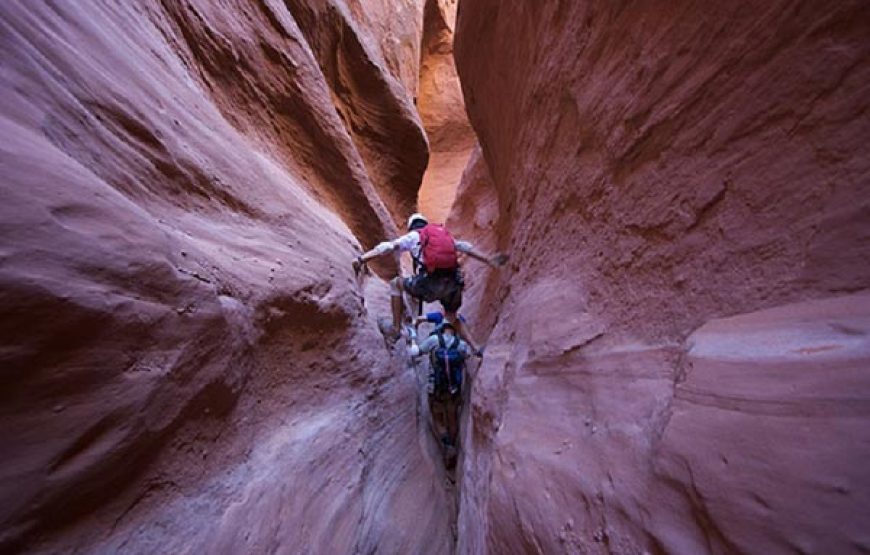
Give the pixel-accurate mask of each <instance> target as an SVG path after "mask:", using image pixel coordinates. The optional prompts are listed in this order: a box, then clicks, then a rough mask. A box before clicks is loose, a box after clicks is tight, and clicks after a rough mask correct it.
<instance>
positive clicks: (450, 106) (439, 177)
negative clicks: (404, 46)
mask: <svg viewBox="0 0 870 555" xmlns="http://www.w3.org/2000/svg"><path fill="white" fill-rule="evenodd" d="M455 20H456V1H455V0H428V1H427V2H426V12H425V24H424V30H423V53H422V61H421V64H420V92H419V97H418V102H417V106H418V107H419V110H420V117H421V119H422V120H423V124H424V126H425V128H426V134H427V135H428V137H429V142H430V155H429V165H428V167H427V168H426V173H425V174H424V175H423V182H422V184H420V191H419V197H418V200H419V208H420V210H421V211H422V212H423V213H424V214H425V215H426V216H427V217H428V218H429V219H430V220H432V221H435V222H445V221H446V220H447V216H448V213H449V212H450V207H451V205H452V203H453V199H454V197H455V196H456V189H457V187H458V186H459V181H460V178H461V176H462V172H463V170H464V169H465V167H466V166H467V165H468V161H469V156H470V154H471V150H472V148H473V147H474V145H475V138H474V131H473V130H472V129H471V126H470V125H469V123H468V118H467V116H466V115H465V103H464V102H463V99H462V90H461V89H460V86H459V77H458V76H457V75H456V67H455V66H454V63H453V27H454V24H455Z"/></svg>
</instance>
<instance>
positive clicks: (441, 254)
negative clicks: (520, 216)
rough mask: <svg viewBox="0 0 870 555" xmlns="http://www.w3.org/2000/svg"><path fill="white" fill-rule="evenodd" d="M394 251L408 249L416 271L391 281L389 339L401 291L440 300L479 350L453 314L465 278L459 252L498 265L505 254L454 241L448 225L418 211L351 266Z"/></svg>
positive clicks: (398, 321) (397, 322) (400, 308)
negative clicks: (397, 233) (431, 220)
mask: <svg viewBox="0 0 870 555" xmlns="http://www.w3.org/2000/svg"><path fill="white" fill-rule="evenodd" d="M395 251H399V252H410V253H411V258H412V259H413V260H414V269H415V275H414V276H413V277H402V276H401V275H399V276H397V277H395V278H393V279H392V280H391V281H390V303H391V308H392V312H393V315H392V316H393V322H392V329H391V330H389V331H388V336H390V339H397V338H398V337H399V334H400V330H401V325H402V314H403V312H404V304H403V302H402V292H407V293H408V294H409V295H411V296H412V297H414V298H416V299H420V300H422V301H424V302H434V301H439V302H440V303H441V306H443V307H444V316H445V318H446V319H447V321H448V322H451V323H452V324H453V325H454V326H455V327H456V329H457V331H458V332H459V335H460V337H462V338H463V339H464V340H465V341H466V342H467V343H468V345H469V347H471V349H472V351H473V352H474V353H475V354H478V355H480V354H481V351H480V350H479V349H478V346H477V344H476V343H475V342H474V339H473V338H472V337H471V334H470V332H469V330H468V329H467V328H466V326H465V325H463V322H462V321H461V320H460V319H458V318H457V317H456V314H457V312H458V311H459V307H460V306H461V305H462V289H463V287H464V281H463V279H462V272H461V271H460V269H459V260H458V256H457V255H458V253H464V254H466V255H468V256H470V257H471V258H474V259H475V260H479V261H481V262H484V263H486V264H488V265H490V266H492V267H493V268H498V267H501V266H503V265H504V264H505V262H506V261H507V255H504V254H495V255H493V256H487V255H485V254H483V253H480V252H478V251H477V250H475V248H474V247H473V246H472V245H471V243H468V242H467V241H454V239H453V236H452V235H451V234H450V232H449V231H447V229H446V228H445V227H444V226H442V225H439V224H430V223H429V222H428V220H426V218H425V217H424V216H423V215H422V214H419V213H415V214H411V217H410V218H408V232H407V233H406V234H405V235H402V236H401V237H399V238H398V239H395V240H393V241H384V242H382V243H380V244H378V245H377V246H376V247H375V248H373V249H372V250H370V251H368V252H366V253H364V254H363V255H361V256H359V257H357V259H356V260H354V263H353V266H354V269H355V270H356V271H359V270H360V268H362V266H363V265H364V264H366V263H367V262H368V261H369V260H372V259H373V258H377V257H379V256H383V255H385V254H389V253H392V252H395Z"/></svg>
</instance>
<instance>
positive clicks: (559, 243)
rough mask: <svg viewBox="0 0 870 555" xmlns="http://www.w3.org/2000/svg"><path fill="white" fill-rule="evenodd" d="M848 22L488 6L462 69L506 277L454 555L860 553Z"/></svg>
mask: <svg viewBox="0 0 870 555" xmlns="http://www.w3.org/2000/svg"><path fill="white" fill-rule="evenodd" d="M868 33H870V17H868V14H867V11H866V9H865V6H864V5H863V4H862V3H861V2H843V3H839V4H837V5H836V6H834V5H824V6H822V5H810V4H805V3H804V4H793V3H789V2H774V3H767V4H764V5H763V6H762V5H760V4H755V5H752V4H746V3H743V4H733V5H727V6H726V5H717V6H711V5H710V4H704V3H698V2H690V1H685V2H676V3H671V4H668V5H667V6H663V5H662V4H661V3H653V2H641V3H634V4H625V5H621V4H615V3H612V2H538V3H509V2H498V1H495V0H492V1H487V0H481V1H479V2H465V3H462V4H461V5H460V7H459V15H458V21H457V28H456V44H455V53H456V61H457V68H458V71H459V75H460V78H461V81H462V86H463V92H464V96H465V101H466V107H467V110H468V114H469V119H470V121H471V123H472V125H473V126H474V129H475V131H476V132H477V134H478V138H479V141H480V145H481V147H482V154H483V159H484V160H485V162H486V166H487V168H488V170H489V173H490V176H491V179H490V183H491V187H492V188H493V190H492V191H490V192H483V191H480V192H473V191H474V190H475V188H476V186H475V185H473V184H472V183H470V182H477V181H478V178H477V177H476V175H478V173H477V172H475V171H474V170H473V167H474V166H476V165H479V164H480V162H474V161H473V162H472V166H471V168H469V170H468V171H467V172H466V174H465V175H466V177H465V179H466V181H467V182H469V183H463V184H462V185H461V186H460V193H459V197H460V198H463V197H464V200H462V201H461V206H460V199H459V198H458V199H457V209H458V210H465V212H466V213H474V210H469V209H468V208H466V207H468V206H474V205H475V204H476V200H477V199H481V200H480V204H481V205H482V206H489V205H490V204H491V203H492V202H493V201H492V199H496V202H497V206H498V218H497V223H496V226H495V228H496V230H497V244H498V246H500V247H501V248H504V249H507V250H509V251H510V252H511V256H512V259H511V264H510V267H509V268H508V269H507V270H506V271H503V272H502V273H501V274H500V275H499V276H498V277H497V278H495V279H493V280H490V281H488V282H487V285H488V286H487V287H486V289H485V292H482V293H480V294H479V297H478V298H479V299H481V300H483V302H484V303H485V306H486V309H485V310H484V311H483V312H484V313H483V314H481V311H482V310H483V306H484V305H480V306H477V307H476V314H475V322H474V323H475V325H477V326H478V327H477V329H476V331H477V333H478V335H485V334H487V333H488V334H489V336H488V347H487V356H486V358H485V359H484V362H483V365H482V366H481V368H480V371H479V373H478V375H477V379H476V382H475V384H474V391H473V393H472V396H471V402H470V407H469V409H470V414H471V416H472V418H473V422H468V423H467V424H468V426H467V427H466V429H465V430H464V437H463V441H464V445H465V454H464V457H463V458H462V460H461V461H460V464H461V466H462V469H463V476H462V489H461V503H460V515H459V524H458V528H459V543H458V547H457V549H458V551H459V552H461V553H514V552H531V553H537V552H541V553H642V552H651V553H687V554H688V553H691V554H695V553H735V552H747V553H791V552H804V553H861V552H866V550H867V549H868V544H867V538H866V529H867V527H866V525H864V523H862V522H861V520H862V518H861V515H864V514H866V513H867V509H868V494H870V473H868V471H867V468H868V467H867V465H866V464H864V461H865V460H866V456H867V453H866V447H867V445H868V444H870V435H868V430H870V420H868V417H870V412H867V406H868V402H870V401H868V399H870V397H868V391H867V387H868V384H870V374H868V373H867V372H866V370H867V368H868V367H870V353H868V351H867V334H866V330H865V328H866V319H867V318H868V316H870V300H868V297H867V295H866V293H864V291H865V290H866V289H868V288H870V264H868V261H870V242H868V241H867V238H868V236H870V218H868V215H870V194H868V193H870V189H868V183H870V179H868V178H870V156H868V155H867V152H866V147H865V145H866V143H867V139H868V137H870V119H868V118H867V115H866V114H867V109H868V104H870V100H868V99H870V88H868V83H870V63H868V60H870V56H868V54H870V42H868V41H867V36H870V35H868Z"/></svg>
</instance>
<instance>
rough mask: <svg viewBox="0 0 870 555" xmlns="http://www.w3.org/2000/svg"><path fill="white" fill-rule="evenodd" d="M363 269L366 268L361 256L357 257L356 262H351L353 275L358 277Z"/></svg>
mask: <svg viewBox="0 0 870 555" xmlns="http://www.w3.org/2000/svg"><path fill="white" fill-rule="evenodd" d="M365 267H366V263H365V261H364V260H363V259H362V257H361V256H357V257H356V260H354V261H353V273H355V274H356V275H359V273H360V272H361V271H363V269H364V268H365Z"/></svg>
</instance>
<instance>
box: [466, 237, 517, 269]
mask: <svg viewBox="0 0 870 555" xmlns="http://www.w3.org/2000/svg"><path fill="white" fill-rule="evenodd" d="M456 250H457V251H459V252H461V253H465V254H467V255H468V256H470V257H471V258H473V259H475V260H478V261H480V262H483V263H484V264H487V265H489V266H491V267H493V268H500V267H502V266H504V265H505V262H507V260H508V255H506V254H502V253H496V254H494V255H492V256H487V255H485V254H484V253H482V252H480V251H478V250H477V249H475V248H474V246H473V245H472V244H471V243H469V242H468V241H456Z"/></svg>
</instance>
